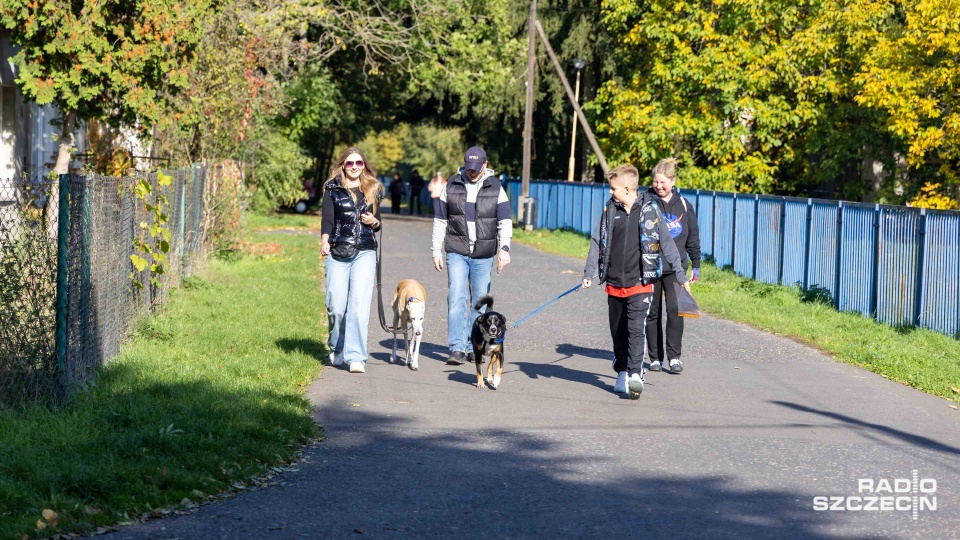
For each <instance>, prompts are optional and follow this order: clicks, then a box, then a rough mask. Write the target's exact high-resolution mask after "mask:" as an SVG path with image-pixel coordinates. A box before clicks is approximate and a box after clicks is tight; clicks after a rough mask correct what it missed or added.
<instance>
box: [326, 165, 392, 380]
mask: <svg viewBox="0 0 960 540" xmlns="http://www.w3.org/2000/svg"><path fill="white" fill-rule="evenodd" d="M382 199H383V186H381V185H380V182H378V181H377V175H376V173H375V172H374V170H373V167H372V166H371V165H370V164H369V163H367V160H366V158H365V157H364V155H363V152H361V151H360V149H359V148H355V147H350V148H347V149H346V150H345V151H344V153H343V155H341V156H340V159H339V160H337V162H336V163H335V164H334V165H333V167H332V169H331V174H330V179H329V180H328V181H327V183H326V184H325V185H324V197H323V214H322V216H323V218H322V224H321V228H320V254H321V255H322V256H324V257H325V260H324V268H325V270H326V275H325V280H324V282H325V285H326V294H327V320H328V323H329V329H330V339H329V341H328V343H327V345H328V347H329V349H330V363H331V364H332V365H334V366H339V365H342V364H344V363H346V364H347V365H348V366H349V369H350V373H363V372H364V365H365V364H366V363H367V326H368V322H369V320H370V300H371V298H372V297H373V286H374V280H375V279H376V271H377V253H376V250H377V240H376V238H375V237H374V233H375V232H376V231H378V230H380V201H381V200H382Z"/></svg>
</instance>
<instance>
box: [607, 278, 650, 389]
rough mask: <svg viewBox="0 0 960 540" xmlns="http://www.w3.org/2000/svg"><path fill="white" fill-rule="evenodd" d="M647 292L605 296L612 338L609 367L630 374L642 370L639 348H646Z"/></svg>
mask: <svg viewBox="0 0 960 540" xmlns="http://www.w3.org/2000/svg"><path fill="white" fill-rule="evenodd" d="M651 297H652V295H651V294H650V293H645V294H635V295H633V296H628V297H626V298H618V297H616V296H607V306H608V307H609V313H610V336H611V337H613V357H614V358H615V360H614V362H613V370H614V371H616V372H617V373H620V372H621V371H627V372H629V373H630V375H633V374H634V373H642V372H643V351H644V349H646V347H647V345H646V343H645V342H646V334H645V333H646V320H647V313H649V312H650V298H651Z"/></svg>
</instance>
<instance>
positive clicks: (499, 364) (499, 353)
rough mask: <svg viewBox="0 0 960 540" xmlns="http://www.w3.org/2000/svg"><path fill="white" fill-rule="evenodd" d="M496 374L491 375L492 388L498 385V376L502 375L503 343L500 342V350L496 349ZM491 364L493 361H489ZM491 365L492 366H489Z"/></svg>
mask: <svg viewBox="0 0 960 540" xmlns="http://www.w3.org/2000/svg"><path fill="white" fill-rule="evenodd" d="M496 354H497V374H496V375H494V376H493V389H494V390H496V389H497V387H498V386H500V377H502V376H503V344H502V343H501V344H500V350H499V351H497V353H496ZM490 364H493V361H491V362H490ZM491 367H492V366H491Z"/></svg>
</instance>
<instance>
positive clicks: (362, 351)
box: [324, 249, 377, 364]
mask: <svg viewBox="0 0 960 540" xmlns="http://www.w3.org/2000/svg"><path fill="white" fill-rule="evenodd" d="M324 269H325V270H326V279H325V280H324V285H325V286H326V293H327V322H328V323H329V326H328V327H329V329H330V340H329V341H328V342H327V346H328V347H329V348H330V350H331V351H333V352H334V353H336V354H342V355H343V359H344V361H345V362H347V363H348V364H349V363H350V362H360V363H362V364H365V363H366V362H367V330H368V327H369V322H370V300H371V298H372V297H373V286H374V282H375V281H376V274H377V253H376V251H374V250H372V249H364V250H360V251H359V252H358V253H357V255H356V256H355V257H354V258H353V259H351V260H346V261H338V260H336V259H334V258H333V256H331V255H327V258H326V259H325V263H324Z"/></svg>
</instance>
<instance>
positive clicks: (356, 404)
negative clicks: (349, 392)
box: [350, 403, 360, 407]
mask: <svg viewBox="0 0 960 540" xmlns="http://www.w3.org/2000/svg"><path fill="white" fill-rule="evenodd" d="M350 406H351V407H359V406H360V404H359V403H351V404H350Z"/></svg>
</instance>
